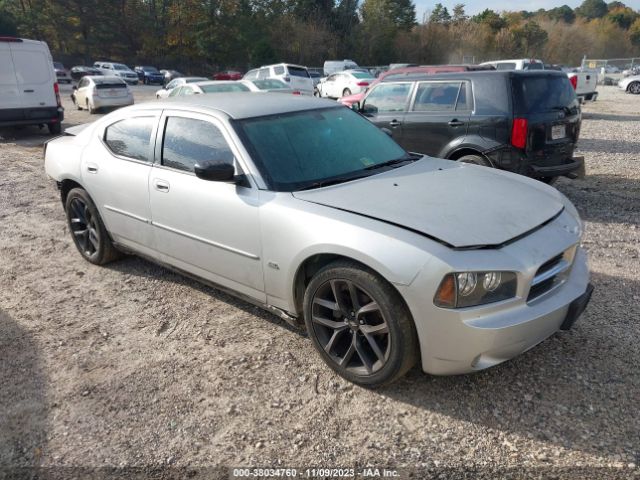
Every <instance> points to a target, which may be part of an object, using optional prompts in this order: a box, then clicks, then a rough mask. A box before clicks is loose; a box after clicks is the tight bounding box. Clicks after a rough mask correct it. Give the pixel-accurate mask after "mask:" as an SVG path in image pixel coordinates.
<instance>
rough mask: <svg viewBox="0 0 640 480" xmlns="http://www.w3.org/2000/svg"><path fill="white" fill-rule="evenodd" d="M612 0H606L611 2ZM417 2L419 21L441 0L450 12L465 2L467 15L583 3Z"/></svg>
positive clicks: (630, 0)
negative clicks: (486, 9) (489, 10)
mask: <svg viewBox="0 0 640 480" xmlns="http://www.w3.org/2000/svg"><path fill="white" fill-rule="evenodd" d="M610 1H611V0H605V2H607V3H609V2H610ZM621 1H622V3H624V4H626V5H628V6H629V7H631V8H634V9H636V10H638V9H640V0H626V1H625V0H621ZM414 2H415V4H416V13H417V14H418V15H417V16H418V21H422V16H423V15H424V13H425V12H427V11H430V10H432V9H433V6H434V5H435V4H436V3H438V2H440V3H442V5H444V6H445V7H447V9H448V10H449V13H451V10H453V6H454V5H455V4H457V3H464V5H465V11H466V12H467V15H475V14H476V13H480V12H481V11H483V10H484V9H485V8H490V9H492V10H495V11H497V12H501V11H502V10H514V11H520V10H528V11H530V12H535V11H536V10H539V9H541V8H544V9H545V10H549V9H550V8H555V7H560V6H562V5H569V6H570V7H571V8H575V7H577V6H579V5H580V4H581V3H582V0H511V1H510V2H509V1H506V0H466V1H465V0H414Z"/></svg>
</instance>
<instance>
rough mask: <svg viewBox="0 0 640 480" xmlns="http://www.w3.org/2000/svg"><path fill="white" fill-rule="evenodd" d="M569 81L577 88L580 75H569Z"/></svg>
mask: <svg viewBox="0 0 640 480" xmlns="http://www.w3.org/2000/svg"><path fill="white" fill-rule="evenodd" d="M569 81H570V82H571V86H572V87H573V89H574V90H576V89H577V88H578V76H577V75H574V76H573V77H569Z"/></svg>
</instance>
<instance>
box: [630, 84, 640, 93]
mask: <svg viewBox="0 0 640 480" xmlns="http://www.w3.org/2000/svg"><path fill="white" fill-rule="evenodd" d="M627 92H629V93H632V94H634V95H640V82H631V83H630V84H629V86H628V87H627Z"/></svg>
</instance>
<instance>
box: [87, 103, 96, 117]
mask: <svg viewBox="0 0 640 480" xmlns="http://www.w3.org/2000/svg"><path fill="white" fill-rule="evenodd" d="M87 110H89V114H90V115H93V114H94V113H96V109H95V108H94V107H93V105H91V104H90V103H89V99H87Z"/></svg>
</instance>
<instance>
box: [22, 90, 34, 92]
mask: <svg viewBox="0 0 640 480" xmlns="http://www.w3.org/2000/svg"><path fill="white" fill-rule="evenodd" d="M33 92H34V91H33V90H25V91H24V93H33Z"/></svg>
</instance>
